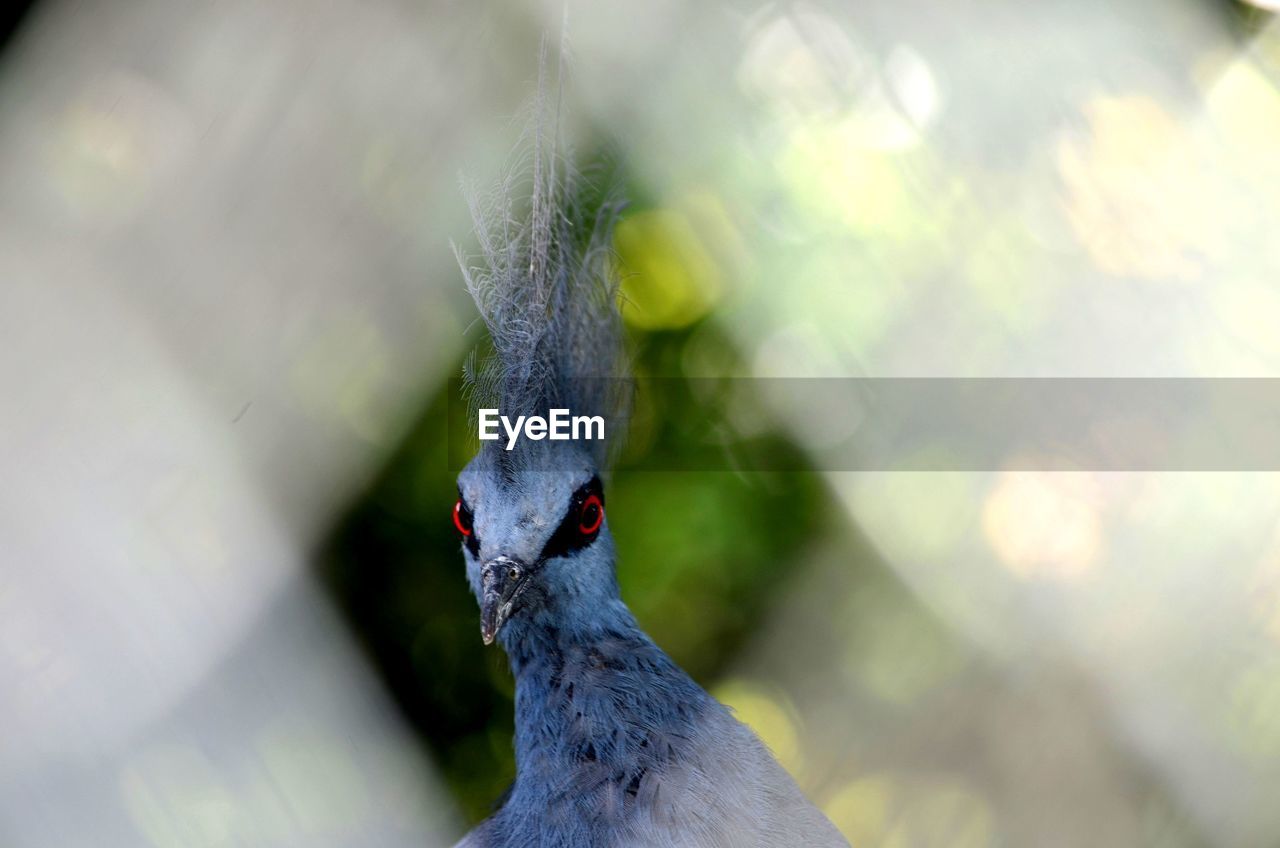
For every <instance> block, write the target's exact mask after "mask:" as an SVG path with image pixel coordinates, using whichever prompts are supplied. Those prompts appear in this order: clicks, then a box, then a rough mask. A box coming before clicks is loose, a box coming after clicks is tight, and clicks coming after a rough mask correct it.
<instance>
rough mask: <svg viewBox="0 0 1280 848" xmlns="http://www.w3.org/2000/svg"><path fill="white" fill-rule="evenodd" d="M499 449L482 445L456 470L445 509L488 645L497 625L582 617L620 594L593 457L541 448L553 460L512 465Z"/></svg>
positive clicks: (571, 448)
mask: <svg viewBox="0 0 1280 848" xmlns="http://www.w3.org/2000/svg"><path fill="white" fill-rule="evenodd" d="M500 450H501V449H492V450H490V449H486V450H482V451H481V452H480V453H479V454H478V455H477V456H476V458H475V459H473V460H472V461H471V463H470V464H469V465H467V467H466V468H465V469H464V470H463V471H462V473H461V474H460V475H459V476H458V501H457V504H456V505H455V506H454V511H453V522H454V526H455V528H456V530H457V531H458V533H459V534H460V536H461V537H462V551H463V557H464V558H465V560H466V565H467V580H468V582H469V583H470V584H471V590H472V592H474V593H475V596H476V600H477V601H478V602H479V604H480V636H481V638H482V639H483V640H484V643H485V644H486V645H488V644H490V643H492V642H493V641H494V639H495V638H497V636H498V633H499V632H500V631H501V630H502V629H503V625H508V626H509V627H513V628H517V629H518V628H523V627H525V626H527V624H528V623H529V622H532V621H537V620H540V619H541V620H544V621H547V622H549V623H567V621H568V620H572V619H581V618H589V617H590V616H591V615H592V613H593V611H595V610H599V609H600V608H601V607H602V606H603V605H604V604H606V603H608V601H609V600H610V599H612V598H616V597H617V596H618V586H617V581H616V578H615V575H614V553H613V541H612V539H611V538H610V536H609V528H608V525H607V524H606V523H605V516H604V488H603V486H602V484H601V482H600V476H599V474H598V473H597V471H596V466H595V463H594V461H593V460H592V459H591V457H590V456H589V455H588V454H587V453H585V452H583V451H580V450H577V449H576V448H575V447H574V446H572V445H563V444H562V445H554V446H547V451H548V452H549V453H551V454H553V455H554V458H555V460H556V461H555V462H547V463H539V466H538V468H537V469H533V468H521V469H519V470H512V469H511V468H510V467H509V465H508V464H507V463H505V462H504V461H503V460H504V459H505V457H504V456H503V455H502V453H501V452H500Z"/></svg>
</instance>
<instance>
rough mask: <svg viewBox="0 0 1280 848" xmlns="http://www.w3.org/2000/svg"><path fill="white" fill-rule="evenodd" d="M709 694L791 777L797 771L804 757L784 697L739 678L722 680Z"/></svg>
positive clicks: (792, 718) (801, 765) (798, 733)
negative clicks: (725, 707) (763, 745)
mask: <svg viewBox="0 0 1280 848" xmlns="http://www.w3.org/2000/svg"><path fill="white" fill-rule="evenodd" d="M712 694H714V695H715V697H716V700H718V701H720V702H721V703H722V704H724V705H725V706H727V707H729V708H730V709H732V710H733V712H734V715H736V716H737V718H738V720H739V721H741V722H742V723H744V724H746V725H747V726H748V727H750V728H751V729H752V730H754V731H755V732H756V735H757V736H759V737H760V739H761V740H762V741H763V742H764V744H765V745H767V746H769V750H770V751H772V752H773V755H774V756H775V757H776V758H777V759H778V762H780V763H782V766H783V768H785V769H786V770H787V771H789V772H790V773H791V774H792V776H794V777H799V776H800V775H801V773H802V770H803V767H804V760H803V755H802V751H801V746H800V731H799V727H798V726H797V721H796V718H795V713H794V711H793V710H792V708H791V706H790V704H789V703H787V701H786V699H785V698H783V697H782V696H780V695H778V694H774V693H770V692H768V691H766V690H765V689H764V688H762V687H760V686H758V685H755V684H753V683H751V682H750V681H747V680H740V679H735V680H728V681H725V682H724V683H722V684H720V685H719V686H718V687H716V689H715V691H714V692H713V693H712Z"/></svg>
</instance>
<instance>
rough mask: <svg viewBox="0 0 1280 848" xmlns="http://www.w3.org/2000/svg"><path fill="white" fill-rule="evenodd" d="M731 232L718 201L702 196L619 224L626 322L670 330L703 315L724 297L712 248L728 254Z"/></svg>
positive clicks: (617, 238)
mask: <svg viewBox="0 0 1280 848" xmlns="http://www.w3.org/2000/svg"><path fill="white" fill-rule="evenodd" d="M732 233H733V230H732V226H731V225H730V224H729V223H728V220H727V218H726V216H725V215H724V212H723V209H722V208H721V207H720V205H719V203H718V201H716V200H715V199H714V198H711V197H709V196H702V195H696V196H692V197H690V198H688V199H686V202H685V203H684V205H683V207H681V208H672V209H652V210H646V211H643V212H638V213H636V214H634V215H629V216H627V217H626V218H624V219H623V220H621V221H619V222H618V226H617V228H616V229H615V231H614V237H613V244H614V250H615V251H616V253H617V256H618V260H619V263H620V265H621V269H620V270H621V273H622V295H623V298H624V300H625V305H624V308H623V310H622V315H623V318H624V319H625V320H626V321H627V323H628V324H631V325H632V326H634V327H638V328H640V329H643V330H673V329H679V328H681V327H687V326H689V325H690V324H693V323H694V322H696V321H698V320H700V319H701V318H703V317H704V316H706V314H707V313H708V312H710V311H711V309H712V308H713V307H714V306H715V305H716V304H717V303H718V302H719V301H720V299H721V297H722V296H723V295H724V289H725V274H724V271H723V269H722V268H721V265H720V262H719V261H718V257H717V251H716V248H717V247H729V248H730V249H732V240H733V235H732ZM726 242H728V244H727V245H726Z"/></svg>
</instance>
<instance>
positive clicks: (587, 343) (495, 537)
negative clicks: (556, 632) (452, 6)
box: [454, 74, 631, 648]
mask: <svg viewBox="0 0 1280 848" xmlns="http://www.w3.org/2000/svg"><path fill="white" fill-rule="evenodd" d="M539 76H540V81H539V95H538V97H537V98H536V99H535V105H536V107H537V108H536V110H535V111H536V114H537V117H536V118H535V120H534V122H533V124H532V125H531V126H530V127H529V129H528V130H527V131H526V133H525V135H524V137H523V142H524V143H525V144H531V146H532V150H531V151H521V152H519V153H518V154H517V155H516V156H515V157H514V158H513V161H512V163H511V165H510V166H509V170H508V173H507V174H506V175H505V177H504V178H503V179H501V180H500V181H499V182H498V185H497V186H496V187H495V189H494V190H493V192H492V193H490V194H486V195H472V196H471V197H470V201H469V202H470V206H471V209H472V212H473V215H474V217H475V225H476V234H477V241H478V243H479V245H480V248H481V251H480V253H479V254H477V255H463V254H462V253H461V252H459V259H460V262H461V265H462V273H463V276H464V278H465V279H466V283H467V290H468V291H469V292H470V294H471V296H472V299H474V300H475V303H476V307H477V309H478V310H479V313H480V318H481V320H482V322H483V324H484V326H485V328H486V329H487V330H488V333H489V342H490V344H489V347H488V349H487V351H486V352H484V353H483V354H480V355H473V356H472V357H470V358H469V359H468V360H467V364H466V367H465V370H464V377H465V382H466V386H467V392H466V393H467V394H468V395H469V399H470V402H471V404H472V406H473V410H474V411H475V412H476V413H477V414H478V412H479V410H481V409H497V410H500V411H501V413H502V415H503V416H504V417H509V418H510V420H519V418H520V417H521V416H525V417H526V419H527V418H528V417H530V416H545V415H547V414H548V413H549V412H555V411H557V410H562V411H568V412H569V413H571V414H572V415H573V416H584V417H585V418H587V419H593V420H594V419H599V420H600V421H601V429H600V430H599V431H597V432H596V434H595V435H594V436H592V437H586V436H585V435H584V438H583V439H581V440H579V439H578V437H577V430H576V426H575V428H574V430H573V438H572V439H562V438H560V437H557V436H554V435H550V436H549V437H548V438H546V439H545V440H543V439H539V438H538V437H536V436H534V435H533V434H532V433H528V434H527V435H528V438H527V439H526V440H524V441H522V442H520V443H519V444H516V445H515V448H516V449H515V450H510V449H508V446H507V445H503V444H501V443H499V442H497V441H490V442H487V443H486V444H484V445H483V446H482V447H481V449H480V452H479V453H478V454H477V455H476V456H475V458H474V459H473V460H472V461H471V462H470V463H469V464H468V465H467V467H466V468H465V469H463V471H462V473H461V474H460V475H459V476H458V502H457V505H456V506H455V507H454V521H455V524H456V526H457V529H458V532H459V533H460V534H461V535H462V542H463V544H462V548H463V555H464V556H465V558H466V563H467V578H468V580H469V581H470V583H471V588H472V591H473V592H474V593H475V596H476V599H477V600H478V601H479V602H480V633H481V636H482V637H483V638H484V641H485V643H486V644H488V643H491V642H493V640H494V639H496V638H498V635H499V633H500V632H501V633H502V634H503V641H504V644H505V645H507V647H508V648H510V646H511V644H512V643H511V641H510V637H511V635H512V634H513V633H514V632H517V631H520V630H522V629H524V628H526V627H528V626H529V625H530V624H531V623H533V622H536V621H539V620H542V621H544V622H546V623H549V624H552V625H554V626H557V627H561V626H564V627H569V628H572V627H574V625H577V624H582V623H589V624H592V625H594V624H597V623H598V622H599V620H600V619H599V616H601V615H603V614H605V613H607V611H608V609H609V608H611V604H610V601H611V600H614V599H616V598H617V597H618V587H617V581H616V578H615V576H614V554H613V543H612V541H611V539H610V537H609V527H608V524H607V523H606V521H605V517H604V491H603V489H602V487H601V484H600V472H601V471H602V470H603V469H604V468H605V467H606V465H607V462H608V460H609V457H610V456H611V455H612V454H613V453H614V451H613V448H614V447H616V445H617V444H618V437H619V436H620V435H621V434H622V433H623V432H624V431H625V423H624V422H625V420H626V417H627V415H626V413H627V410H628V409H629V406H630V393H631V380H630V376H629V374H628V368H627V363H626V356H625V353H624V349H623V348H624V345H623V333H622V319H621V313H620V311H619V274H618V263H617V262H616V261H614V259H613V253H612V249H611V246H612V243H613V225H614V222H615V221H616V219H617V216H618V214H619V212H620V210H621V208H622V204H621V201H620V200H619V199H618V197H617V196H616V194H615V193H614V191H613V190H612V188H611V187H610V185H608V184H607V183H602V184H594V185H593V184H590V183H589V182H587V181H586V180H585V179H584V178H583V177H582V176H581V175H580V174H579V173H578V171H577V170H576V169H575V168H574V167H573V165H572V162H571V161H570V160H569V157H567V156H565V155H564V151H563V150H562V149H561V146H560V137H559V122H558V117H556V118H552V117H551V116H544V115H543V114H542V109H543V107H544V106H545V105H547V104H548V103H549V102H550V100H549V98H548V96H547V92H548V91H549V90H550V89H549V87H548V85H547V84H546V82H545V80H543V79H542V75H541V74H540V75H539ZM551 105H553V106H554V107H555V112H554V115H555V116H559V115H560V114H561V113H560V108H559V104H558V102H555V103H551ZM526 187H527V188H529V190H530V194H529V196H528V198H527V199H526V198H525V197H523V196H522V192H523V191H524V189H525V188H526ZM518 195H520V196H518ZM606 433H607V434H608V435H607V436H606V435H605V434H606Z"/></svg>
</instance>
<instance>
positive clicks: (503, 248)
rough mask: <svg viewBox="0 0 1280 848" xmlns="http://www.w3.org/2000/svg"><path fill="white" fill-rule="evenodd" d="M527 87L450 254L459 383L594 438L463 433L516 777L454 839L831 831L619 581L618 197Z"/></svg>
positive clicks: (555, 841) (487, 618)
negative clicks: (496, 166) (471, 235)
mask: <svg viewBox="0 0 1280 848" xmlns="http://www.w3.org/2000/svg"><path fill="white" fill-rule="evenodd" d="M544 50H545V46H544ZM543 65H544V66H545V61H544V62H543ZM540 76H541V75H540ZM543 91H545V88H544V86H543V84H542V82H541V81H540V83H539V92H540V93H539V95H538V100H537V102H536V108H535V117H534V118H533V120H532V121H531V126H530V127H529V128H528V129H527V130H526V135H525V138H524V139H522V141H521V149H523V150H525V151H526V153H525V155H524V156H523V157H517V158H518V159H519V164H517V165H514V166H512V168H511V169H510V171H509V172H508V173H507V174H506V176H505V178H504V179H503V180H501V181H500V183H499V185H498V186H497V188H496V189H495V190H494V191H493V192H492V193H490V194H487V195H485V196H484V197H483V198H481V197H478V196H477V195H476V194H475V193H474V192H469V193H468V200H469V204H470V207H471V211H472V216H473V218H474V220H475V225H476V235H477V241H478V243H479V245H480V252H479V253H478V254H477V255H476V256H474V257H468V256H464V255H462V254H461V253H460V252H459V261H460V264H461V266H462V271H463V275H464V277H465V279H466V284H467V288H468V290H469V292H470V293H471V295H472V298H473V299H474V300H475V303H476V306H477V308H478V310H479V312H480V316H481V319H482V321H483V323H484V324H485V326H486V328H487V330H488V333H489V336H490V339H491V342H492V350H491V352H490V353H489V354H488V355H487V356H486V357H482V358H480V360H479V361H477V359H476V357H475V356H474V355H473V356H472V357H471V358H469V360H468V363H467V366H466V369H465V384H466V386H467V391H468V393H469V394H470V395H471V400H472V402H473V403H474V404H475V405H476V406H477V407H484V406H485V405H486V404H488V405H490V406H495V407H496V408H498V409H500V410H501V412H502V413H503V414H504V415H508V416H510V417H511V418H513V419H514V418H515V417H516V416H518V415H542V416H545V415H546V414H547V413H548V411H549V410H551V409H557V408H566V409H569V410H571V411H572V413H573V414H575V415H578V414H588V415H601V416H603V417H604V418H605V421H606V422H607V423H606V432H605V433H604V435H605V436H606V438H605V439H603V440H600V439H596V440H587V439H585V438H582V439H577V440H573V439H569V440H551V439H539V440H530V439H528V438H526V439H524V440H522V441H520V442H519V443H518V444H516V445H514V446H513V447H512V448H511V449H508V446H507V445H506V444H504V443H503V442H502V441H489V442H482V443H481V448H480V450H479V451H478V453H477V454H476V455H475V457H474V458H473V459H472V460H471V461H470V462H469V463H468V464H467V466H466V467H465V468H464V469H463V470H462V472H461V473H460V474H459V476H458V500H457V502H456V504H455V506H454V511H453V522H454V525H455V528H456V529H457V532H458V533H459V535H460V536H461V541H462V545H461V547H462V553H463V557H464V560H465V563H466V577H467V580H468V582H469V584H470V587H471V590H472V592H473V593H474V595H475V597H476V600H477V601H478V603H479V607H480V633H481V637H482V639H483V641H484V642H485V644H491V643H493V642H495V641H496V642H498V643H500V644H501V646H502V647H503V648H504V649H505V651H506V654H507V658H508V661H509V664H510V667H511V671H512V674H513V676H514V678H515V690H516V696H515V737H514V745H515V758H516V777H515V781H514V783H513V784H512V786H511V788H510V789H509V790H508V792H507V794H506V796H505V798H504V800H503V801H502V802H501V806H499V807H498V808H497V809H496V811H495V812H494V813H493V814H492V815H491V816H490V817H489V818H488V819H486V820H485V821H483V822H482V823H481V824H479V825H478V826H477V827H476V828H475V829H474V830H472V831H471V833H469V834H468V835H467V836H466V837H464V838H463V840H462V841H461V842H460V843H458V848H517V847H519V848H613V847H614V846H617V848H629V846H641V848H677V846H678V847H679V848H757V847H758V848H766V846H767V848H781V847H782V846H797V848H799V846H804V848H824V846H846V848H847V845H848V843H847V842H846V841H845V840H844V838H843V837H842V836H841V835H840V833H839V832H838V831H837V830H836V828H835V827H834V826H833V825H832V824H831V822H830V821H829V820H828V819H827V818H826V817H825V816H824V815H823V814H822V813H821V812H819V810H818V809H817V808H816V807H814V806H813V805H812V804H811V803H810V802H809V801H808V800H807V799H806V798H805V796H804V795H803V794H802V792H801V791H800V789H799V787H798V786H797V785H796V783H795V781H794V780H793V779H792V778H791V776H790V775H789V774H788V773H787V772H786V771H785V770H784V769H783V768H782V766H781V765H779V763H778V762H777V761H776V760H775V759H774V758H773V756H772V755H771V754H770V752H769V751H768V749H767V748H766V747H765V745H764V744H763V743H762V742H761V741H760V739H759V738H758V737H757V736H756V735H755V733H753V732H752V731H751V729H750V728H748V727H747V726H746V725H744V724H742V723H741V722H739V721H738V720H737V719H736V718H735V717H734V716H733V714H732V713H731V712H730V710H729V709H727V708H726V707H725V706H723V705H722V704H720V703H719V702H718V701H716V700H715V699H714V698H712V697H711V695H709V694H708V693H707V692H706V691H705V690H704V689H703V688H702V687H701V686H699V685H698V684H697V683H696V682H694V680H693V679H692V678H691V677H690V676H689V675H688V674H686V673H685V672H684V671H683V670H682V669H681V668H680V667H679V666H677V665H676V663H675V662H674V661H672V659H671V658H670V657H668V656H667V654H666V653H664V652H663V651H662V649H661V648H659V647H658V646H657V645H656V644H655V643H654V642H653V640H652V639H650V638H649V636H648V635H646V634H645V632H644V631H643V630H642V629H641V628H640V626H639V624H638V623H637V622H636V619H635V617H634V616H633V615H632V613H631V611H630V610H629V609H628V608H627V605H626V604H625V603H624V602H623V600H622V598H621V596H620V592H619V587H618V581H617V578H616V576H615V551H614V544H613V539H612V537H611V535H610V531H609V521H608V519H607V518H606V516H605V488H604V485H603V483H602V476H603V475H604V474H605V473H606V471H607V465H608V459H609V455H610V453H611V450H610V446H611V445H616V441H617V438H618V436H619V433H618V432H617V430H618V429H619V428H620V426H621V424H620V422H621V421H622V419H623V418H624V417H625V411H626V408H627V404H628V400H629V397H630V388H629V387H630V383H629V380H628V379H627V376H626V373H625V372H626V363H625V361H624V356H623V352H622V340H621V328H620V318H619V302H618V301H619V297H618V286H617V276H616V271H615V270H614V265H613V262H612V261H611V257H610V254H609V244H610V238H611V232H612V227H613V223H614V220H615V219H616V216H617V214H618V212H619V209H620V206H619V204H618V203H616V202H613V201H611V200H606V201H605V202H603V203H601V202H598V201H597V202H595V203H594V204H593V203H592V202H591V201H589V200H586V199H584V198H585V197H586V196H587V195H589V194H590V192H585V191H584V185H585V183H584V181H583V179H582V177H581V176H580V175H579V173H578V172H576V171H575V170H574V169H573V168H572V167H571V166H570V163H569V158H570V157H568V156H566V155H563V152H562V150H561V149H560V144H559V141H558V137H559V132H558V128H553V129H551V130H550V131H548V128H547V125H548V124H550V123H552V122H550V121H545V120H544V119H543V113H544V112H545V111H546V109H545V104H544V103H543V100H544V99H545V98H544V95H543V94H542V92H543ZM556 111H557V112H558V107H557V109H556ZM556 123H557V124H558V121H557V122H556ZM528 186H531V190H530V191H529V193H528V194H527V195H526V194H525V193H524V192H523V191H522V190H520V189H521V187H528ZM517 192H519V194H520V195H521V199H519V200H517V198H516V194H517ZM455 250H456V248H455Z"/></svg>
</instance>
